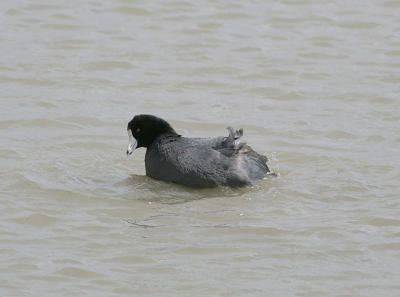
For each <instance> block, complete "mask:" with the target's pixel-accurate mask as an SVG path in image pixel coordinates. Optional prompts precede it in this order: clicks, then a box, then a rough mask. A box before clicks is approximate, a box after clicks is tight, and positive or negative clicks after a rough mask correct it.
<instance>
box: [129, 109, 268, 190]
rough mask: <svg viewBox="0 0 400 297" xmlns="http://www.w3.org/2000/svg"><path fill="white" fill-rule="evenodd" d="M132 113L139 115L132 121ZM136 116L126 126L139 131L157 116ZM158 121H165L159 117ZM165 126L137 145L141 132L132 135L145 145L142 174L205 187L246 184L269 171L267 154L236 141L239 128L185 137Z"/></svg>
mask: <svg viewBox="0 0 400 297" xmlns="http://www.w3.org/2000/svg"><path fill="white" fill-rule="evenodd" d="M136 117H140V118H139V119H138V120H136V121H134V120H135V118H136ZM136 117H135V118H134V119H133V120H132V121H131V122H130V123H129V125H128V130H129V129H131V131H136V130H137V129H138V128H139V131H140V132H142V133H146V132H145V130H146V128H145V127H146V126H147V124H149V123H150V122H151V121H154V120H161V119H159V118H156V117H154V116H147V115H140V116H136ZM159 124H161V125H165V124H168V123H167V122H165V121H164V120H161V121H160V122H159ZM168 127H169V128H170V129H166V130H165V131H164V130H163V129H161V130H162V131H164V132H162V133H159V134H158V135H154V138H153V139H152V140H151V141H150V140H147V144H146V145H144V144H143V145H140V138H143V134H142V135H133V136H134V137H135V138H136V139H137V140H138V144H139V145H138V147H140V146H145V147H147V150H146V157H145V166H146V175H148V176H150V177H153V178H155V179H159V180H163V181H167V182H174V183H178V184H182V185H186V186H190V187H195V188H209V187H216V186H219V185H224V186H230V187H242V186H247V185H251V184H252V183H253V182H254V181H256V180H258V179H262V178H263V177H265V176H267V175H269V174H273V173H271V172H270V170H269V168H268V166H267V164H266V162H267V161H268V159H267V157H265V156H263V155H260V154H258V153H257V152H255V151H254V150H253V149H252V148H251V147H250V146H248V145H247V144H246V143H241V142H239V139H240V138H241V137H242V135H243V130H242V129H240V130H236V131H235V130H234V129H233V128H231V127H228V131H229V135H228V136H227V137H215V138H188V137H182V136H180V135H178V134H177V133H176V132H175V131H174V130H173V129H172V127H171V126H169V124H168ZM153 130H154V129H153ZM156 130H157V129H156ZM140 132H139V133H138V134H140ZM150 132H151V131H147V134H148V133H150ZM153 134H154V133H153ZM155 134H157V133H155ZM149 139H150V138H149Z"/></svg>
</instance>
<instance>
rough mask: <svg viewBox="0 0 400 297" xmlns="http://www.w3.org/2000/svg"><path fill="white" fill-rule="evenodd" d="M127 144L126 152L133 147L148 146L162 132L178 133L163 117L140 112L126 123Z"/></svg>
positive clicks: (129, 151) (129, 152)
mask: <svg viewBox="0 0 400 297" xmlns="http://www.w3.org/2000/svg"><path fill="white" fill-rule="evenodd" d="M127 129H128V134H129V146H128V150H127V152H126V153H127V154H131V153H132V152H133V150H134V149H135V148H138V147H148V146H149V145H151V144H152V143H153V141H154V140H155V139H156V138H157V137H159V136H160V135H162V134H173V135H178V134H177V133H176V132H175V130H174V129H173V128H172V127H171V125H170V124H168V123H167V122H166V121H164V120H163V119H160V118H158V117H156V116H153V115H149V114H140V115H136V116H134V118H133V119H132V120H131V121H130V122H129V123H128V127H127Z"/></svg>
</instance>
